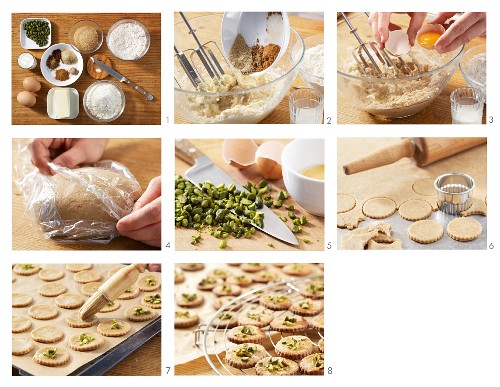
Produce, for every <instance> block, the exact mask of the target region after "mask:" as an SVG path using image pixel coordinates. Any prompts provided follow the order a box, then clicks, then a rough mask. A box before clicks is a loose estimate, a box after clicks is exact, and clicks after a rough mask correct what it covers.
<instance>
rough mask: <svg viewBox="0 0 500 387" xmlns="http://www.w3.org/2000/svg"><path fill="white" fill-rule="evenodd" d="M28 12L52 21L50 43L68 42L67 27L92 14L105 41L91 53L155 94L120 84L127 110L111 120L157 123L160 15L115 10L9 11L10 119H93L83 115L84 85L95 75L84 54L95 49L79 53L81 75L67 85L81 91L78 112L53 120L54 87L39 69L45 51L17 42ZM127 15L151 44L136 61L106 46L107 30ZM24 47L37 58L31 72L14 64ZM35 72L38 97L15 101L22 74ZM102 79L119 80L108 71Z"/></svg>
mask: <svg viewBox="0 0 500 387" xmlns="http://www.w3.org/2000/svg"><path fill="white" fill-rule="evenodd" d="M28 17H44V18H47V19H49V20H50V22H51V24H52V42H51V45H54V44H56V43H68V44H69V39H68V31H69V29H70V28H71V26H72V25H73V24H74V23H75V22H76V21H78V20H83V19H91V20H93V21H95V22H96V23H97V24H98V25H99V26H100V27H101V28H102V30H103V33H104V39H103V40H104V41H103V43H102V46H101V48H100V49H99V50H97V51H96V52H95V53H99V54H104V55H106V56H107V57H108V58H109V59H110V60H111V63H112V66H113V68H114V69H115V70H116V71H118V72H119V73H120V74H122V75H124V76H126V77H128V78H129V79H130V80H131V81H133V82H134V83H136V84H137V85H139V86H140V87H142V88H143V89H145V90H147V91H148V92H150V93H151V94H153V96H154V100H153V101H151V102H150V101H147V100H146V97H144V96H143V95H141V94H139V93H138V92H136V91H134V90H133V89H132V88H131V87H130V86H128V85H126V84H121V85H120V87H121V89H122V90H123V92H124V93H125V100H126V103H125V110H124V111H123V114H122V115H121V116H120V117H119V118H118V119H116V120H115V121H113V122H112V123H113V124H121V125H125V124H133V125H160V124H161V15H160V14H159V13H143V14H119V13H111V14H105V13H89V14H82V13H75V14H67V13H64V14H63V13H56V14H12V124H14V125H30V124H36V125H40V124H44V125H56V124H60V125H68V124H97V122H96V121H94V120H92V119H91V118H90V117H88V116H87V114H86V113H85V110H84V108H83V94H84V93H85V90H87V88H88V87H89V86H90V85H91V84H92V83H94V82H96V79H94V78H92V77H91V76H90V75H89V74H88V73H87V69H86V65H87V61H88V59H89V58H90V57H91V56H92V55H93V54H95V53H92V54H83V55H82V56H83V62H84V69H83V74H81V76H80V78H79V79H78V80H77V81H76V82H75V83H73V84H72V85H70V86H68V87H73V88H75V89H77V90H78V93H79V94H80V96H79V100H80V112H79V114H78V117H76V118H75V119H73V120H54V119H52V118H50V117H49V116H48V115H47V93H48V92H49V90H50V88H52V87H55V86H54V85H52V84H51V83H50V82H48V81H47V80H45V78H44V77H43V75H42V72H41V70H40V58H41V57H42V55H43V53H44V52H45V50H27V49H24V48H22V47H21V44H20V36H19V31H20V24H21V21H22V20H23V19H25V18H28ZM124 18H130V19H136V20H138V21H140V22H141V23H142V24H144V26H145V27H146V28H147V30H148V31H149V34H150V36H151V45H150V47H149V50H148V52H147V53H146V55H145V56H144V57H143V58H141V59H139V60H138V61H124V60H121V59H118V58H116V57H114V56H113V55H112V54H111V51H109V49H108V47H107V45H106V34H107V32H108V30H109V28H110V27H111V26H112V25H113V24H114V23H115V22H116V21H118V20H120V19H124ZM22 52H30V53H31V54H33V55H34V56H35V57H36V58H37V60H38V65H37V67H36V68H35V69H34V70H32V71H30V70H24V69H22V68H21V67H19V65H18V64H17V57H18V56H19V54H21V53H22ZM29 76H34V77H35V78H37V79H38V80H39V81H40V83H41V84H42V88H41V90H40V91H38V92H37V93H36V95H37V102H36V104H35V106H34V107H32V108H27V107H24V106H22V105H20V104H19V103H18V102H17V94H18V93H19V92H21V91H23V90H24V89H23V79H24V78H25V77H29ZM105 80H111V81H113V82H117V83H119V82H118V81H117V80H116V79H114V78H113V77H111V76H110V75H108V76H107V77H106V78H105Z"/></svg>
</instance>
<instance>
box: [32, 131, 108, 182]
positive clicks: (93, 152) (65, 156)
mask: <svg viewBox="0 0 500 387" xmlns="http://www.w3.org/2000/svg"><path fill="white" fill-rule="evenodd" d="M107 143H108V139H106V138H32V139H31V140H30V141H29V143H28V148H29V150H30V153H31V162H32V163H33V165H34V166H35V167H37V168H38V169H39V170H40V172H41V173H43V174H44V175H52V173H53V171H52V170H51V169H50V167H49V165H48V163H50V162H52V163H54V164H56V165H60V166H61V167H66V168H71V169H73V168H76V167H78V166H79V165H82V164H89V163H94V162H96V161H99V160H100V159H101V157H102V154H103V153H104V148H106V144H107Z"/></svg>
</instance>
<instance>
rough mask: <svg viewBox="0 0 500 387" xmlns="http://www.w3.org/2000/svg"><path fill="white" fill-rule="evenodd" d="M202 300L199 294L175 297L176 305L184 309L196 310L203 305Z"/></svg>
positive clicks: (182, 294)
mask: <svg viewBox="0 0 500 387" xmlns="http://www.w3.org/2000/svg"><path fill="white" fill-rule="evenodd" d="M204 300H205V299H204V297H203V296H202V295H201V294H199V293H180V294H177V296H176V297H175V302H176V304H177V305H179V306H182V307H184V308H196V307H197V306H200V305H201V304H203V301H204Z"/></svg>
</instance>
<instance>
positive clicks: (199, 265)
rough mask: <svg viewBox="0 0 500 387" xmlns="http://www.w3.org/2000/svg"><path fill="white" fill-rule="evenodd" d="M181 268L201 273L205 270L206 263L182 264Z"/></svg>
mask: <svg viewBox="0 0 500 387" xmlns="http://www.w3.org/2000/svg"><path fill="white" fill-rule="evenodd" d="M179 266H180V268H181V269H182V270H184V271H199V270H203V269H204V268H205V264H204V263H181V264H180V265H179Z"/></svg>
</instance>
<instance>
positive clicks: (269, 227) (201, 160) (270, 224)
mask: <svg viewBox="0 0 500 387" xmlns="http://www.w3.org/2000/svg"><path fill="white" fill-rule="evenodd" d="M175 155H176V156H177V157H179V158H180V159H182V160H184V161H185V162H186V163H188V164H189V165H192V167H191V168H189V169H188V170H187V171H186V173H185V175H186V178H187V179H188V180H189V181H191V182H192V183H193V184H196V185H198V183H203V182H205V181H210V182H211V183H213V184H215V185H219V184H221V183H224V184H225V185H229V184H231V183H233V184H234V185H235V186H236V188H237V189H239V190H240V191H245V188H243V187H242V186H241V185H239V184H238V183H236V182H234V180H233V179H231V177H229V176H228V175H227V174H226V173H225V172H224V171H222V170H221V169H220V168H219V167H218V166H216V165H215V164H214V163H213V162H212V161H211V160H210V159H209V158H208V156H206V155H205V154H203V152H201V151H200V150H199V149H197V148H196V147H195V146H194V145H193V144H192V143H191V142H190V141H188V140H183V139H180V140H175ZM259 211H262V212H263V213H264V227H262V228H260V227H257V226H255V225H254V227H256V228H258V229H259V230H262V231H264V232H265V233H266V234H269V235H271V236H273V237H274V238H277V239H279V240H282V241H284V242H286V243H290V244H292V245H298V244H299V242H298V241H297V238H296V237H295V235H293V233H292V231H290V229H289V228H288V227H287V226H286V225H285V224H284V223H283V221H282V220H281V219H280V218H279V217H278V216H277V215H276V214H275V213H274V212H273V211H271V210H270V209H269V208H267V206H265V205H264V206H262V209H260V210H259Z"/></svg>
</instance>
